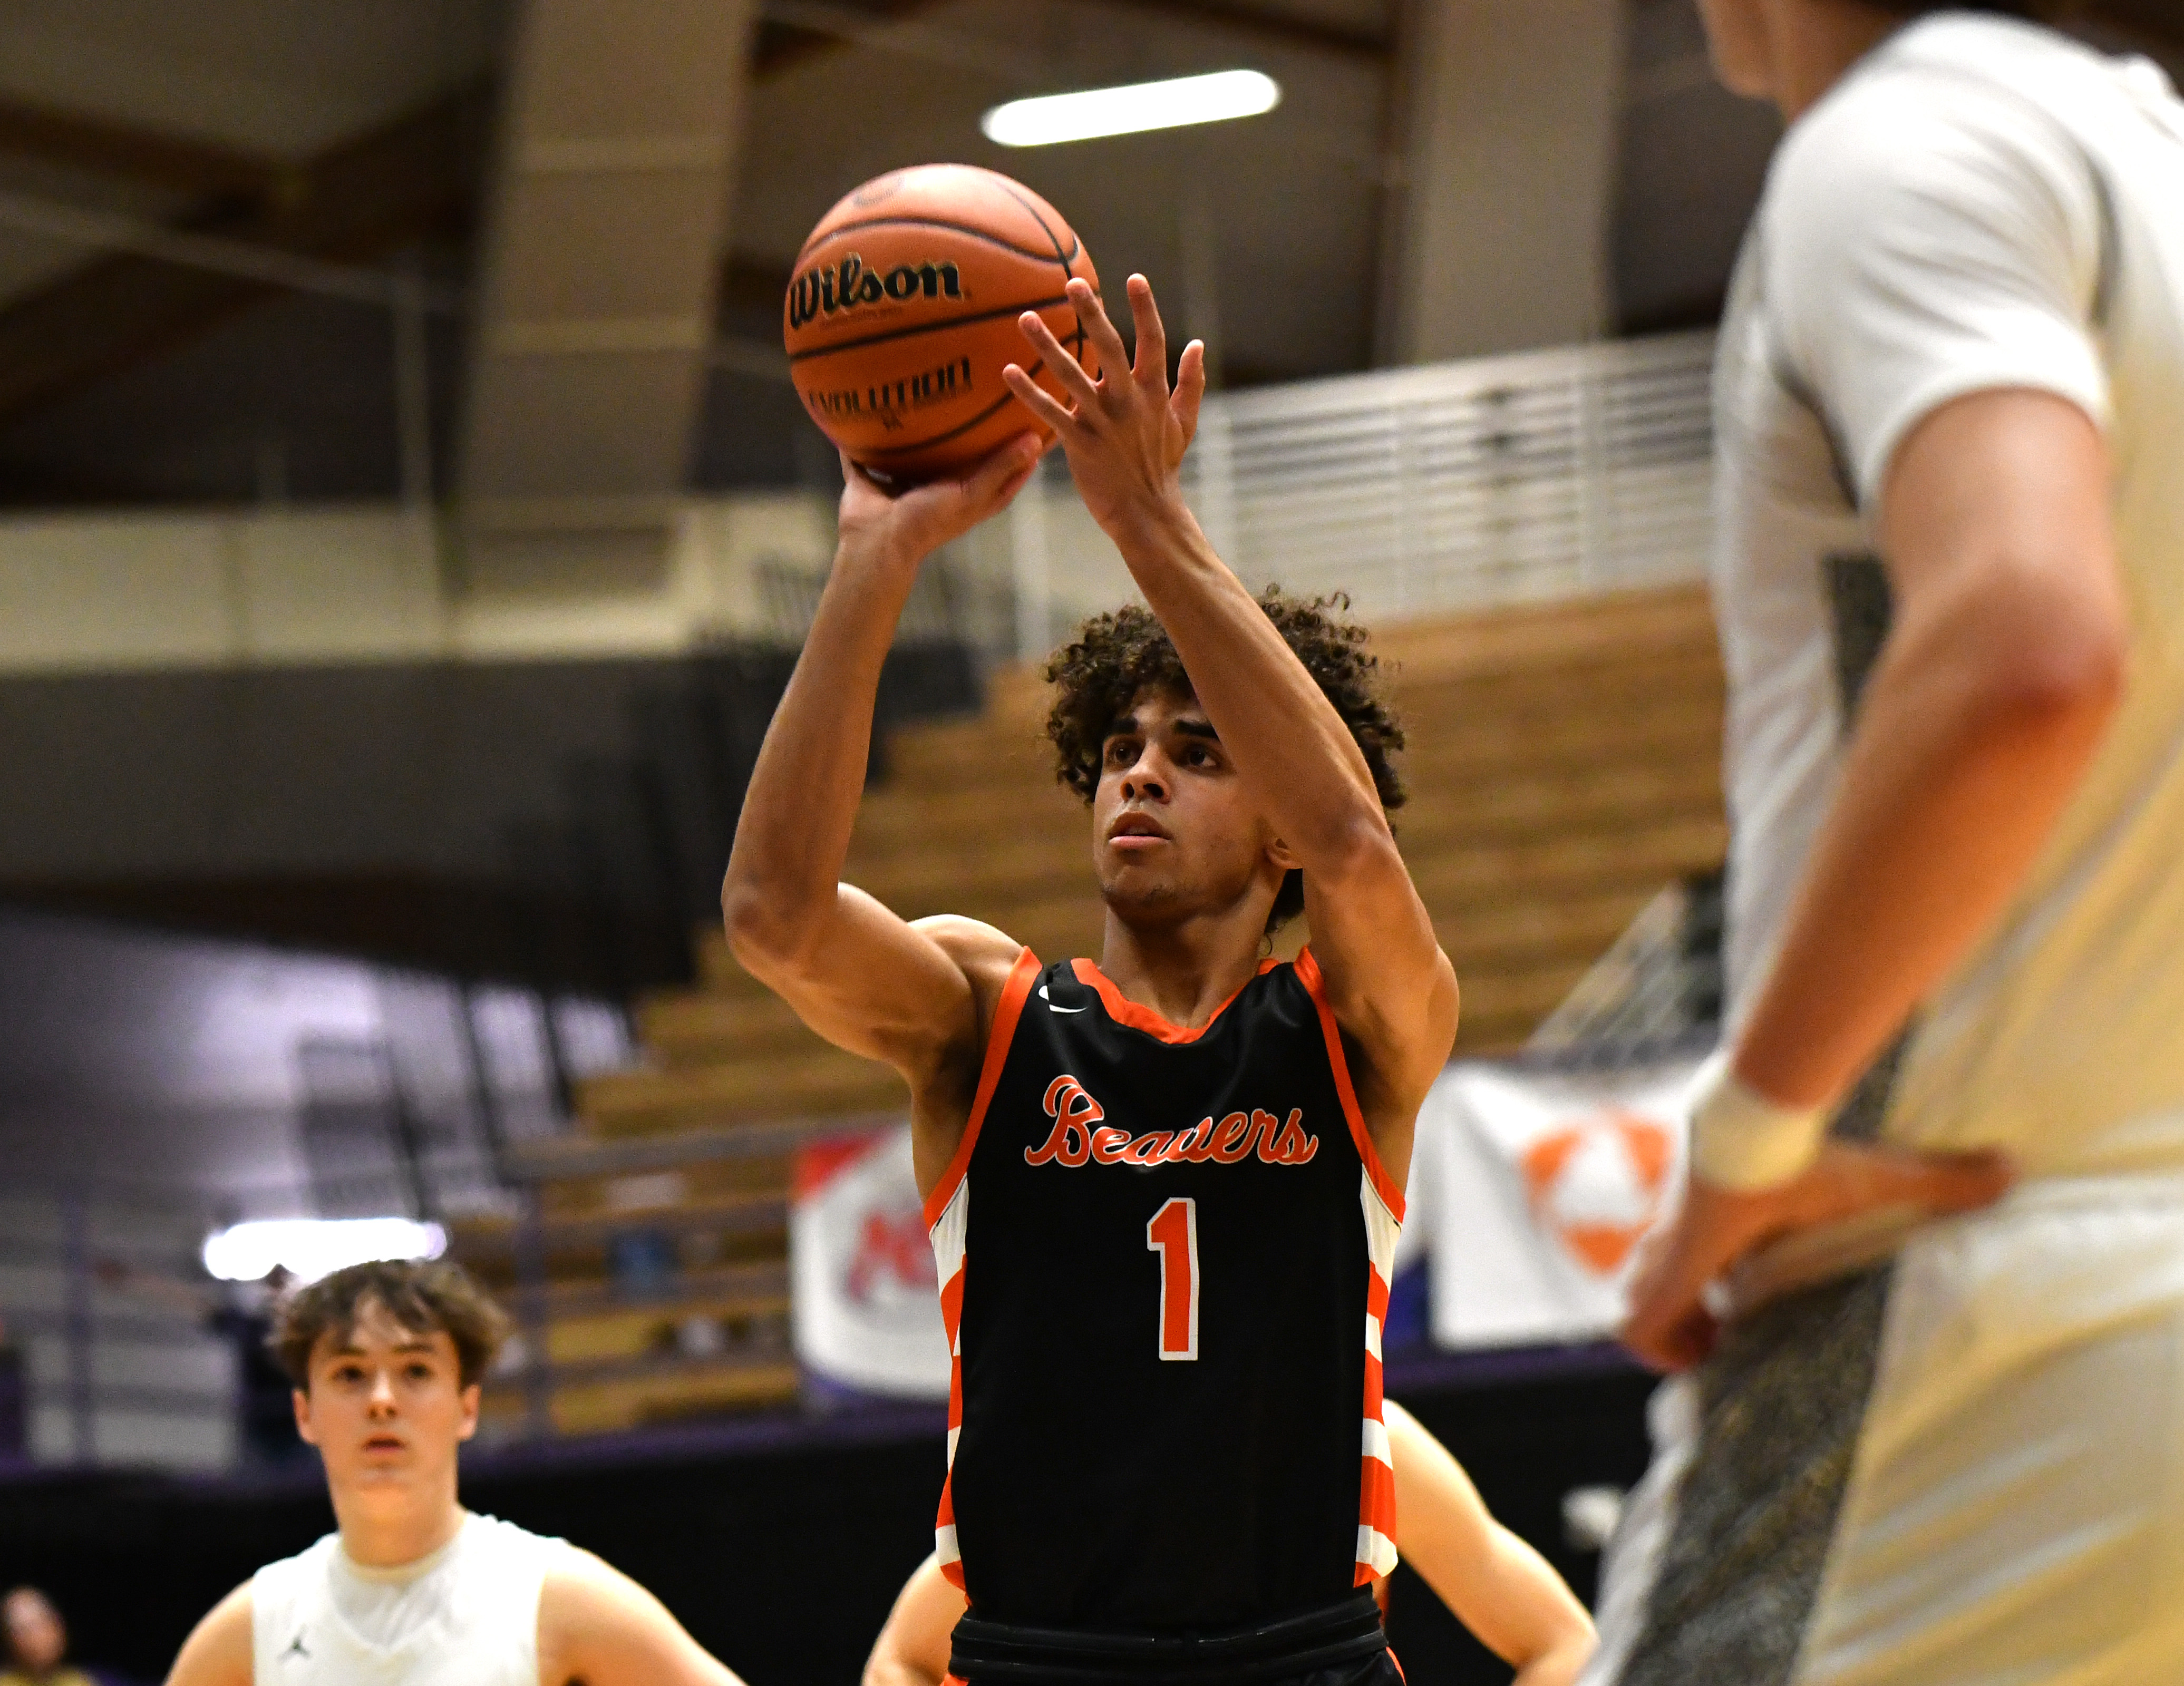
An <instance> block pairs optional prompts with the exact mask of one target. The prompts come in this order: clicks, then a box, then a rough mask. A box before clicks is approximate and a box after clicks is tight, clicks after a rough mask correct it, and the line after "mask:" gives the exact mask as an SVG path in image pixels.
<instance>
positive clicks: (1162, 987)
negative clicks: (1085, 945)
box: [1100, 907, 1266, 1030]
mask: <svg viewBox="0 0 2184 1686" xmlns="http://www.w3.org/2000/svg"><path fill="white" fill-rule="evenodd" d="M1265 926H1266V915H1265V913H1264V912H1263V910H1257V909H1254V908H1250V907H1246V908H1242V909H1235V910H1228V911H1226V912H1223V913H1220V914H1213V915H1204V916H1201V917H1199V918H1195V919H1189V920H1185V921H1183V922H1182V923H1180V924H1178V925H1169V926H1157V927H1151V928H1140V927H1135V926H1129V925H1126V924H1124V923H1123V921H1122V920H1120V919H1119V918H1117V916H1116V915H1115V911H1114V910H1113V909H1112V908H1110V909H1109V910H1107V932H1106V942H1105V943H1103V944H1102V945H1101V948H1100V971H1103V972H1105V973H1106V976H1107V979H1108V981H1109V982H1112V984H1113V985H1114V986H1115V988H1117V989H1119V990H1121V991H1122V992H1123V996H1124V997H1125V998H1126V999H1129V1000H1132V1001H1134V1002H1136V1003H1137V1004H1138V1005H1139V1006H1140V1007H1147V1008H1151V1010H1153V1011H1154V1012H1156V1013H1157V1014H1159V1015H1161V1017H1162V1018H1163V1019H1166V1020H1167V1021H1168V1022H1169V1023H1170V1024H1172V1025H1178V1026H1180V1027H1183V1028H1184V1029H1185V1030H1196V1029H1199V1028H1201V1027H1203V1026H1205V1025H1206V1023H1207V1022H1208V1021H1211V1020H1212V1017H1213V1015H1214V1014H1215V1013H1217V1012H1218V1011H1219V1010H1220V1009H1221V1004H1222V1003H1223V1002H1224V1001H1226V1000H1228V999H1229V997H1230V996H1232V995H1234V993H1236V992H1237V991H1238V990H1240V989H1241V988H1243V987H1244V986H1245V984H1247V983H1249V982H1251V978H1252V976H1253V975H1254V974H1255V973H1256V971H1258V969H1259V945H1260V938H1261V934H1262V932H1263V931H1264V929H1265Z"/></svg>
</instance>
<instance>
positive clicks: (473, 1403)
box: [455, 1382, 481, 1440]
mask: <svg viewBox="0 0 2184 1686" xmlns="http://www.w3.org/2000/svg"><path fill="white" fill-rule="evenodd" d="M480 1392H481V1388H480V1385H479V1384H478V1383H476V1382H473V1383H471V1384H470V1386H468V1387H467V1388H464V1389H463V1391H462V1394H461V1395H460V1400H459V1403H460V1405H461V1406H462V1411H463V1415H462V1420H461V1421H460V1422H458V1423H457V1424H456V1425H455V1438H456V1439H458V1440H467V1439H469V1438H471V1436H472V1435H474V1434H476V1433H477V1427H478V1395H479V1393H480Z"/></svg>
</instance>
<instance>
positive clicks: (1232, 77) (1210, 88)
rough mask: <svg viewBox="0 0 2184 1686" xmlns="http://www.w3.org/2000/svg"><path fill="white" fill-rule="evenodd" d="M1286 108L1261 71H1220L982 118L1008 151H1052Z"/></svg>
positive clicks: (1024, 105) (1061, 98)
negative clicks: (1060, 143) (1063, 143)
mask: <svg viewBox="0 0 2184 1686" xmlns="http://www.w3.org/2000/svg"><path fill="white" fill-rule="evenodd" d="M1280 103H1282V88H1281V84H1280V83H1279V82H1277V81H1275V80H1274V79H1273V77H1272V76H1266V75H1260V73H1259V72H1258V71H1256V70H1216V71H1215V72H1213V73H1212V75H1206V76H1178V77H1176V78H1174V79H1173V81H1165V82H1134V83H1132V84H1131V85H1130V86H1128V87H1121V88H1087V89H1085V90H1084V92H1081V93H1065V94H1042V95H1041V96H1039V97H1038V98H1037V99H1012V100H1011V101H1010V102H1009V103H1007V104H1006V105H997V106H995V108H994V109H992V110H991V111H989V112H988V113H987V114H985V115H984V116H983V117H982V118H980V119H979V120H978V126H979V128H981V129H982V130H983V131H985V135H986V138H987V139H988V140H989V141H995V142H999V143H1000V145H1002V146H1005V147H1050V146H1052V145H1054V144H1055V143H1056V142H1058V141H1089V140H1095V139H1097V138H1098V137H1099V136H1102V135H1138V134H1143V133H1144V132H1145V131H1146V130H1148V129H1181V128H1185V127H1187V126H1189V125H1191V124H1194V123H1224V122H1226V121H1228V120H1229V119H1230V118H1232V117H1256V116H1257V115H1258V114H1260V113H1261V112H1262V111H1272V110H1273V109H1274V108H1275V107H1276V106H1278V105H1279V104H1280Z"/></svg>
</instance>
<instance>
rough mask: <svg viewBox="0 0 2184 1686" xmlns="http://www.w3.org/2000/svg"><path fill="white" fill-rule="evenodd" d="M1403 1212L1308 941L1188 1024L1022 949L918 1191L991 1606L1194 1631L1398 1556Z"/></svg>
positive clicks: (1049, 1623)
mask: <svg viewBox="0 0 2184 1686" xmlns="http://www.w3.org/2000/svg"><path fill="white" fill-rule="evenodd" d="M1401 1214H1402V1195H1401V1191H1400V1190H1399V1189H1397V1188H1395V1187H1394V1186H1393V1185H1392V1184H1391V1183H1390V1182H1389V1180H1388V1178H1387V1176H1386V1174H1385V1171H1383V1169H1382V1167H1381V1166H1380V1163H1379V1157H1378V1155H1375V1153H1374V1152H1373V1145H1372V1142H1371V1139H1370V1138H1368V1136H1367V1135H1366V1133H1365V1127H1364V1120H1363V1118H1362V1115H1361V1114H1360V1113H1359V1111H1358V1109H1357V1096H1356V1094H1355V1093H1354V1091H1353V1090H1352V1088H1351V1082H1350V1077H1349V1071H1348V1068H1347V1066H1346V1063H1345V1060H1344V1057H1343V1050H1342V1040H1341V1035H1340V1031H1339V1030H1338V1029H1337V1027H1336V1025H1335V1021H1334V1012H1333V1010H1331V1009H1330V1008H1329V1005H1328V1004H1327V999H1326V994H1325V991H1324V989H1323V987H1322V985H1321V981H1320V977H1319V971H1318V967H1317V966H1316V965H1314V964H1313V961H1312V956H1311V954H1310V953H1309V952H1308V951H1307V953H1306V954H1303V955H1302V956H1301V957H1300V958H1299V959H1298V960H1297V961H1296V962H1295V964H1294V965H1290V964H1276V963H1275V962H1273V961H1271V960H1270V961H1268V962H1267V963H1266V964H1264V965H1262V966H1261V967H1260V969H1259V972H1258V974H1257V976H1256V977H1254V978H1252V980H1251V982H1248V983H1246V984H1245V986H1244V988H1242V989H1241V990H1240V992H1239V993H1237V994H1236V995H1235V996H1234V997H1233V998H1231V999H1230V1000H1229V1001H1228V1002H1227V1003H1226V1004H1224V1005H1223V1007H1222V1008H1221V1009H1220V1010H1219V1011H1217V1013H1216V1014H1215V1015H1214V1016H1213V1018H1212V1021H1210V1022H1208V1023H1207V1024H1206V1026H1205V1027H1203V1028H1202V1029H1201V1030H1196V1031H1189V1030H1184V1029H1181V1028H1179V1027H1176V1026H1173V1025H1170V1024H1168V1023H1167V1021H1164V1020H1162V1018H1160V1017H1159V1016H1158V1015H1156V1014H1155V1013H1153V1012H1151V1011H1150V1010H1147V1009H1145V1008H1143V1007H1140V1006H1139V1005H1137V1004H1134V1003H1133V1002H1130V1001H1128V1000H1126V999H1123V995H1122V993H1121V992H1120V991H1118V990H1117V988H1115V986H1114V985H1113V983H1112V982H1110V981H1109V980H1108V979H1107V978H1106V977H1105V976H1104V975H1103V974H1102V973H1101V972H1100V970H1099V968H1098V967H1097V966H1095V965H1093V964H1092V963H1091V962H1090V961H1089V960H1076V961H1073V962H1072V961H1065V962H1061V963H1059V964H1056V965H1051V966H1048V967H1046V968H1045V969H1044V970H1041V968H1040V966H1039V962H1038V960H1035V959H1034V957H1033V956H1032V954H1031V952H1030V950H1028V949H1026V950H1025V951H1024V953H1023V954H1022V955H1021V956H1019V958H1018V960H1017V965H1016V968H1015V970H1014V971H1012V972H1011V974H1010V977H1009V981H1008V985H1007V988H1006V991H1005V992H1004V993H1003V995H1002V997H1001V1000H1000V1008H999V1010H998V1011H997V1012H996V1013H995V1018H994V1027H993V1032H992V1036H991V1038H990V1040H989V1043H988V1046H987V1050H986V1056H985V1063H984V1066H983V1069H982V1070H981V1071H980V1074H979V1081H978V1091H977V1094H976V1098H975V1099H974V1101H973V1104H972V1110H971V1116H970V1121H969V1124H968V1127H967V1128H966V1130H965V1131H964V1133H963V1140H962V1144H961V1147H960V1148H959V1149H958V1150H957V1152H956V1157H955V1160H954V1162H953V1163H952V1164H950V1166H949V1167H948V1170H947V1172H946V1173H945V1175H944V1176H943V1177H942V1178H941V1181H940V1183H939V1187H938V1188H935V1189H934V1190H933V1195H932V1197H931V1199H929V1200H928V1202H927V1204H926V1219H927V1221H928V1224H929V1225H930V1226H931V1227H932V1233H933V1252H934V1255H935V1256H936V1258H937V1259H938V1260H939V1275H940V1281H941V1284H942V1287H941V1307H942V1310H943V1313H944V1318H945V1321H946V1324H947V1329H948V1335H949V1339H950V1345H951V1347H952V1349H953V1351H954V1355H955V1362H954V1367H953V1376H952V1380H951V1383H950V1389H949V1412H948V1421H949V1429H948V1444H949V1475H948V1481H947V1484H946V1485H945V1486H944V1488H943V1489H942V1492H941V1499H940V1515H939V1528H938V1539H939V1555H940V1561H941V1564H942V1566H943V1569H944V1572H945V1573H946V1574H947V1576H948V1577H949V1578H950V1580H952V1581H954V1582H955V1583H956V1585H958V1586H959V1587H961V1588H962V1589H964V1590H965V1591H966V1592H967V1594H969V1596H970V1598H971V1600H972V1608H973V1609H974V1611H976V1612H977V1613H978V1616H981V1617H983V1618H986V1619H989V1620H993V1621H1000V1622H1011V1623H1017V1624H1022V1625H1024V1626H1027V1627H1039V1628H1058V1629H1099V1630H1103V1631H1108V1632H1117V1631H1122V1632H1139V1633H1176V1632H1182V1631H1186V1630H1188V1631H1196V1632H1204V1631H1206V1630H1209V1629H1212V1628H1221V1627H1225V1626H1233V1625H1237V1624H1243V1623H1247V1622H1255V1621H1261V1620H1275V1619H1279V1618H1282V1617H1284V1616H1290V1615H1293V1614H1294V1613H1295V1612H1296V1611H1301V1610H1306V1609H1309V1608H1313V1607H1317V1606H1323V1605H1327V1604H1329V1602H1330V1601H1331V1600H1340V1599H1342V1598H1344V1597H1345V1596H1346V1594H1348V1593H1349V1592H1350V1590H1351V1589H1352V1588H1353V1587H1356V1586H1358V1585H1362V1584H1365V1583H1369V1582H1370V1580H1371V1579H1372V1577H1373V1575H1374V1574H1376V1573H1379V1574H1385V1573H1386V1572H1388V1570H1389V1569H1390V1568H1391V1567H1392V1566H1393V1565H1394V1561H1395V1547H1394V1544H1393V1541H1394V1537H1395V1488H1394V1477H1393V1475H1392V1473H1391V1471H1390V1465H1389V1461H1388V1446H1387V1433H1386V1430H1385V1427H1383V1426H1382V1422H1381V1416H1380V1322H1381V1320H1382V1318H1383V1317H1384V1316H1385V1315H1386V1312H1387V1302H1388V1287H1387V1284H1388V1277H1389V1275H1390V1269H1391V1261H1392V1259H1393V1255H1394V1251H1395V1244H1396V1229H1397V1226H1398V1224H1399V1223H1400V1221H1401Z"/></svg>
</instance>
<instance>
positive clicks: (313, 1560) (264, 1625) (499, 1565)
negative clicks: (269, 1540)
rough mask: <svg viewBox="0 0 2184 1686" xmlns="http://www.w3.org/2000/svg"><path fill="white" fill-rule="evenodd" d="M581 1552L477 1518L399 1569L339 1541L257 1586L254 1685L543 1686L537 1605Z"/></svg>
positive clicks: (329, 1541)
mask: <svg viewBox="0 0 2184 1686" xmlns="http://www.w3.org/2000/svg"><path fill="white" fill-rule="evenodd" d="M570 1550H573V1548H572V1547H571V1546H570V1545H568V1544H566V1543H565V1541H562V1540H559V1539H543V1538H542V1537H540V1536H539V1535H538V1534H535V1533H526V1532H525V1531H524V1530H523V1529H521V1528H520V1527H516V1526H515V1524H513V1523H511V1522H499V1521H497V1520H495V1519H494V1518H493V1517H492V1516H476V1515H471V1516H465V1518H464V1519H463V1525H462V1527H461V1528H460V1530H459V1531H458V1532H457V1533H456V1534H455V1537H454V1539H451V1540H449V1541H448V1543H447V1544H445V1545H443V1546H442V1547H441V1548H440V1549H439V1550H437V1551H436V1552H434V1553H433V1554H432V1555H431V1556H429V1557H426V1558H423V1559H421V1560H420V1561H417V1562H415V1563H406V1564H404V1565H403V1566H402V1567H400V1568H399V1569H368V1568H365V1567H363V1566H360V1565H359V1564H356V1563H354V1562H352V1561H350V1560H349V1556H348V1553H347V1552H345V1551H343V1550H342V1544H341V1536H340V1535H339V1534H331V1533H330V1534H328V1535H327V1536H326V1538H325V1539H321V1540H320V1541H318V1542H317V1544H314V1545H312V1546H311V1547H309V1549H308V1550H304V1551H301V1552H299V1553H298V1554H297V1555H295V1556H293V1557H287V1558H283V1559H282V1560H281V1561H279V1562H278V1563H268V1564H267V1565H266V1566H265V1567H264V1568H262V1569H260V1570H259V1572H258V1573H257V1575H256V1576H255V1577H253V1579H252V1581H251V1583H250V1616H251V1656H252V1675H251V1678H252V1681H253V1686H538V1597H539V1593H540V1591H541V1589H543V1587H544V1585H545V1582H546V1573H547V1571H548V1569H549V1567H550V1566H552V1564H553V1562H554V1560H555V1558H556V1557H557V1556H558V1555H560V1554H561V1553H564V1552H567V1551H570Z"/></svg>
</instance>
